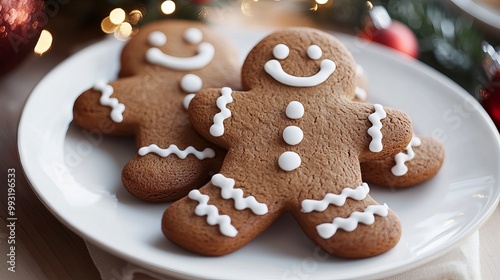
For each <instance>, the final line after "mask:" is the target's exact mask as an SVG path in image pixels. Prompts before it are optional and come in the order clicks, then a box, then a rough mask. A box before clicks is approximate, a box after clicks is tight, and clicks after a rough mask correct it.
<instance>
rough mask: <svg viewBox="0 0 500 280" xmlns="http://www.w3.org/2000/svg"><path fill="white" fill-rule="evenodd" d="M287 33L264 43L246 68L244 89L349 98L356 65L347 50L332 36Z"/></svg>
mask: <svg viewBox="0 0 500 280" xmlns="http://www.w3.org/2000/svg"><path fill="white" fill-rule="evenodd" d="M304 29H305V28H293V29H286V30H283V31H281V32H276V33H273V34H271V35H269V36H268V37H266V38H265V39H264V40H262V41H261V42H260V43H259V44H258V45H257V46H256V47H255V48H254V49H253V50H252V51H251V52H250V54H249V55H248V57H247V59H246V61H245V64H244V65H243V70H242V71H243V72H242V73H243V74H242V77H243V86H244V87H245V88H247V89H255V88H274V89H276V88H283V87H286V88H288V90H296V89H298V90H302V91H304V90H306V91H307V90H310V91H312V92H318V90H319V91H320V92H325V93H327V94H332V93H334V94H341V95H346V96H348V97H350V95H352V94H353V93H354V89H355V73H356V69H355V65H356V64H355V63H354V59H353V58H352V56H351V54H350V52H349V51H348V50H347V49H346V48H345V46H344V45H343V44H342V43H341V42H340V41H338V40H337V39H335V38H334V37H332V36H331V35H329V34H326V33H324V32H321V31H318V30H309V29H307V30H308V32H304Z"/></svg>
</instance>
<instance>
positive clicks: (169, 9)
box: [161, 0, 175, 15]
mask: <svg viewBox="0 0 500 280" xmlns="http://www.w3.org/2000/svg"><path fill="white" fill-rule="evenodd" d="M161 11H162V12H163V13H164V14H166V15H170V14H172V13H173V12H175V3H174V1H172V0H167V1H164V2H163V3H161Z"/></svg>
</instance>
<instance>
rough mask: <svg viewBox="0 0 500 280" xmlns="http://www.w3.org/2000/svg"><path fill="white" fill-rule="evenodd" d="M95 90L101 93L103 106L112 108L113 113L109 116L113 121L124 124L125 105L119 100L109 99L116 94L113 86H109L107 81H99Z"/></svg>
mask: <svg viewBox="0 0 500 280" xmlns="http://www.w3.org/2000/svg"><path fill="white" fill-rule="evenodd" d="M93 89H94V90H96V91H100V92H101V98H99V103H100V104H101V105H103V106H108V107H111V113H110V114H109V116H110V117H111V119H112V120H113V121H114V122H117V123H120V122H122V121H123V112H124V111H125V105H124V104H122V103H120V102H118V99H117V98H109V97H110V96H111V95H112V94H113V92H114V89H113V87H112V86H111V85H108V84H107V83H106V82H105V81H103V80H100V81H97V83H96V84H95V85H94V87H93Z"/></svg>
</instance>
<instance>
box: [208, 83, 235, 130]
mask: <svg viewBox="0 0 500 280" xmlns="http://www.w3.org/2000/svg"><path fill="white" fill-rule="evenodd" d="M232 93H233V90H232V89H230V88H228V87H223V88H222V90H221V96H219V98H217V108H219V109H220V112H219V113H217V114H215V116H214V124H213V125H212V126H211V127H210V134H212V136H215V137H220V136H222V135H223V134H224V120H225V119H227V118H229V117H231V111H229V109H227V108H226V106H227V104H229V103H231V102H233V97H232V96H231V94H232Z"/></svg>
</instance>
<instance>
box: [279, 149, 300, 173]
mask: <svg viewBox="0 0 500 280" xmlns="http://www.w3.org/2000/svg"><path fill="white" fill-rule="evenodd" d="M301 163H302V160H301V159H300V156H299V155H298V154H297V153H295V152H289V151H288V152H284V153H282V154H281V156H280V157H279V159H278V165H279V167H280V168H281V169H283V170H285V171H292V170H294V169H297V168H298V167H299V166H300V164H301Z"/></svg>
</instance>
